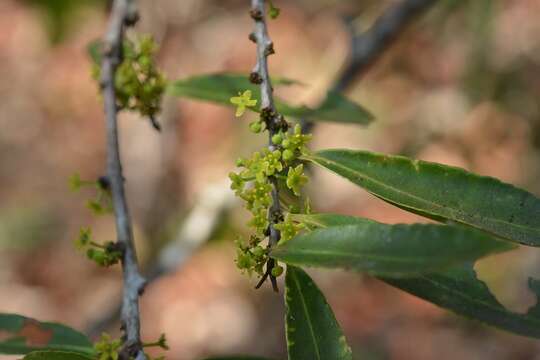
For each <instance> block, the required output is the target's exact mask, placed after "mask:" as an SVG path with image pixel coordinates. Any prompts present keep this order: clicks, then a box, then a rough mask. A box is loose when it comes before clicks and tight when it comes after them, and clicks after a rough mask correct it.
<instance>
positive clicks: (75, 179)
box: [69, 173, 83, 191]
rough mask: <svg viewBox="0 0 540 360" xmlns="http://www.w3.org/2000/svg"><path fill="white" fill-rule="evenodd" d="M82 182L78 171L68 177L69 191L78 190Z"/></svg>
mask: <svg viewBox="0 0 540 360" xmlns="http://www.w3.org/2000/svg"><path fill="white" fill-rule="evenodd" d="M82 185H83V182H82V180H81V176H80V175H79V173H75V174H73V175H71V176H70V177H69V188H70V189H71V191H79V190H80V188H81V187H82Z"/></svg>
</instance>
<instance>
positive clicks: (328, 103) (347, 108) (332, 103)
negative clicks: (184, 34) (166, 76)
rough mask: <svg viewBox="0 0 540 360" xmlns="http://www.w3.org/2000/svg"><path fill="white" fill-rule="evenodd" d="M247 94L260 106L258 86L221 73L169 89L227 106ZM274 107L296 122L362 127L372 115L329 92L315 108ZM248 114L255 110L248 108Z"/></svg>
mask: <svg viewBox="0 0 540 360" xmlns="http://www.w3.org/2000/svg"><path fill="white" fill-rule="evenodd" d="M272 83H273V85H291V84H295V83H297V82H295V81H294V80H288V79H282V78H274V79H272ZM246 90H250V91H251V93H252V94H253V95H254V97H253V98H254V99H256V100H257V103H259V104H260V95H259V86H258V85H255V84H252V83H251V82H250V81H249V79H248V78H247V77H246V76H244V75H240V74H232V73H221V74H210V75H200V76H194V77H190V78H188V79H183V80H177V81H174V82H172V83H171V84H170V85H169V87H168V92H169V93H170V94H172V95H175V96H180V97H187V98H191V99H196V100H203V101H210V102H215V103H218V104H222V105H227V106H231V105H232V104H231V102H230V101H229V100H230V98H231V97H234V96H238V93H243V92H244V91H246ZM275 105H276V108H277V110H278V111H279V112H280V113H281V114H282V115H285V116H292V117H296V118H310V119H313V120H323V121H332V122H342V123H354V124H363V125H365V124H368V123H369V122H371V121H372V120H373V115H371V114H370V113H369V112H368V111H367V110H366V109H364V108H363V107H362V106H360V105H358V104H357V103H355V102H352V101H350V100H348V99H347V98H346V97H344V96H343V95H341V94H339V93H337V92H328V94H327V96H326V99H325V100H324V101H323V102H322V104H321V105H320V106H318V107H316V108H309V107H307V106H292V105H288V104H287V103H285V102H284V101H282V100H279V99H276V100H275ZM250 110H256V109H254V108H250Z"/></svg>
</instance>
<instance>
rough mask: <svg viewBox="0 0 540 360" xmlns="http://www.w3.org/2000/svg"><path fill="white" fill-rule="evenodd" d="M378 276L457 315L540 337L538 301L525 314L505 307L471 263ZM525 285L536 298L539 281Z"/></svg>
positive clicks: (530, 280)
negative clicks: (399, 275)
mask: <svg viewBox="0 0 540 360" xmlns="http://www.w3.org/2000/svg"><path fill="white" fill-rule="evenodd" d="M382 280H384V281H385V282H387V283H388V284H390V285H393V286H395V287H397V288H399V289H401V290H404V291H406V292H408V293H411V294H413V295H415V296H418V297H420V298H422V299H425V300H427V301H429V302H432V303H434V304H436V305H439V306H441V307H443V308H446V309H449V310H452V311H453V312H455V313H457V314H459V315H463V316H466V317H469V318H472V319H476V320H479V321H481V322H483V323H486V324H488V325H492V326H495V327H498V328H500V329H504V330H507V331H511V332H513V333H516V334H520V335H524V336H530V337H534V338H540V301H539V302H537V303H536V305H535V306H534V307H532V308H531V309H530V310H529V311H528V312H527V313H526V314H519V313H514V312H511V311H508V310H507V309H505V308H504V306H502V305H501V304H500V303H499V302H498V301H497V300H496V299H495V297H494V296H493V295H492V294H491V292H490V291H489V289H488V287H487V286H486V285H485V284H484V283H483V282H482V281H480V280H478V278H477V277H476V273H475V271H474V268H473V265H472V264H467V265H464V266H462V267H459V268H454V269H451V270H449V271H447V272H444V273H438V274H430V275H421V276H419V277H417V278H410V279H390V278H383V279H382ZM529 288H530V289H531V290H532V291H533V292H534V293H536V296H537V298H538V299H539V300H540V281H538V280H534V279H529Z"/></svg>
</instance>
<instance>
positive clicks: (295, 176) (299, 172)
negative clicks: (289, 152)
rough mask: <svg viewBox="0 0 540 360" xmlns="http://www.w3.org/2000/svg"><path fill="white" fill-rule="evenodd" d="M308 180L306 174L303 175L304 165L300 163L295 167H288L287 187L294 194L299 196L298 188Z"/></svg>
mask: <svg viewBox="0 0 540 360" xmlns="http://www.w3.org/2000/svg"><path fill="white" fill-rule="evenodd" d="M307 182H308V178H307V176H305V175H304V165H303V164H300V165H298V166H297V167H295V168H293V167H292V166H291V167H290V168H289V173H288V174H287V187H288V188H289V189H291V190H292V191H293V192H294V194H295V195H297V196H300V188H301V187H302V186H304V185H305V184H306V183H307Z"/></svg>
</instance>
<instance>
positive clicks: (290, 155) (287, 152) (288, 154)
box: [283, 149, 294, 161]
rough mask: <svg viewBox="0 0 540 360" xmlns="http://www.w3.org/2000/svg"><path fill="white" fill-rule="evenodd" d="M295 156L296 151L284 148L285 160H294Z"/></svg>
mask: <svg viewBox="0 0 540 360" xmlns="http://www.w3.org/2000/svg"><path fill="white" fill-rule="evenodd" d="M293 158H294V153H293V152H292V151H291V150H289V149H285V150H283V160H285V161H289V160H292V159H293Z"/></svg>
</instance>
